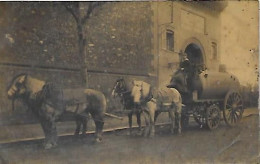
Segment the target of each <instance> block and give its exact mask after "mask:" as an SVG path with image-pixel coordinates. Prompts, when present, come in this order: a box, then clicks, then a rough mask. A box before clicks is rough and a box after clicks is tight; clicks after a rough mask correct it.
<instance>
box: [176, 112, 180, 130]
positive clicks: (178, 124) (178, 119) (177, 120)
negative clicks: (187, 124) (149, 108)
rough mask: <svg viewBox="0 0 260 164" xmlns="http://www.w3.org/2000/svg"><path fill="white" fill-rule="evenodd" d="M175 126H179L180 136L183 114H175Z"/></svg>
mask: <svg viewBox="0 0 260 164" xmlns="http://www.w3.org/2000/svg"><path fill="white" fill-rule="evenodd" d="M175 126H177V128H178V129H177V132H178V134H181V113H179V112H175Z"/></svg>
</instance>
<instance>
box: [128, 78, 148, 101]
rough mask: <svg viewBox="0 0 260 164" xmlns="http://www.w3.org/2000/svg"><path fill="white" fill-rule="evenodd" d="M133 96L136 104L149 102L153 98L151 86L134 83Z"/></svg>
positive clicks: (135, 81) (144, 83)
mask: <svg viewBox="0 0 260 164" xmlns="http://www.w3.org/2000/svg"><path fill="white" fill-rule="evenodd" d="M131 96H132V97H133V101H134V103H135V104H140V103H142V102H147V101H149V100H150V99H151V98H152V94H151V85H150V84H148V83H146V82H144V81H137V80H134V81H133V88H132V91H131Z"/></svg>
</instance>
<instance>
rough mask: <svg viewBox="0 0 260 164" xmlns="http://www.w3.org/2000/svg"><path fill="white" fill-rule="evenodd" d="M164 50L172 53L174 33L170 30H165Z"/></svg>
mask: <svg viewBox="0 0 260 164" xmlns="http://www.w3.org/2000/svg"><path fill="white" fill-rule="evenodd" d="M166 49H167V50H169V51H174V32H173V31H172V30H166Z"/></svg>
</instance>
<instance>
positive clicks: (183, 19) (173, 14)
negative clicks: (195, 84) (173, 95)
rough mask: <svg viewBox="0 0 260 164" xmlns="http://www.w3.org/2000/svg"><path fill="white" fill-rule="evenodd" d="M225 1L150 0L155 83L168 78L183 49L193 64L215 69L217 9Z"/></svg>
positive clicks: (175, 67)
mask: <svg viewBox="0 0 260 164" xmlns="http://www.w3.org/2000/svg"><path fill="white" fill-rule="evenodd" d="M225 6H226V3H225V2H215V3H214V2H210V3H209V2H178V1H173V2H158V3H152V9H153V11H154V15H153V20H154V26H153V31H154V32H153V34H154V35H153V38H154V39H153V45H154V49H153V54H155V57H154V62H153V63H154V67H155V68H156V69H155V70H157V72H154V74H155V75H156V76H157V77H158V83H159V85H160V84H164V81H169V78H170V76H171V75H172V73H173V71H175V70H176V69H177V67H178V65H179V62H180V60H181V58H182V55H183V54H184V53H186V54H187V56H188V58H189V59H190V61H191V62H192V63H193V64H198V65H204V67H206V68H207V69H209V70H215V71H218V69H219V65H220V62H219V61H220V54H219V45H220V13H221V11H222V10H223V9H224V8H225Z"/></svg>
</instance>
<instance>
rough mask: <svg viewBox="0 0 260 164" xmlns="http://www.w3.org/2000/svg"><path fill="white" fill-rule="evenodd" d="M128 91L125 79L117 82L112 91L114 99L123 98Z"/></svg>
mask: <svg viewBox="0 0 260 164" xmlns="http://www.w3.org/2000/svg"><path fill="white" fill-rule="evenodd" d="M126 91H127V88H126V83H125V80H124V79H123V78H120V79H118V80H117V81H116V83H115V85H114V87H113V90H112V93H111V95H112V97H116V96H118V95H119V96H121V95H122V94H123V93H125V92H126Z"/></svg>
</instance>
